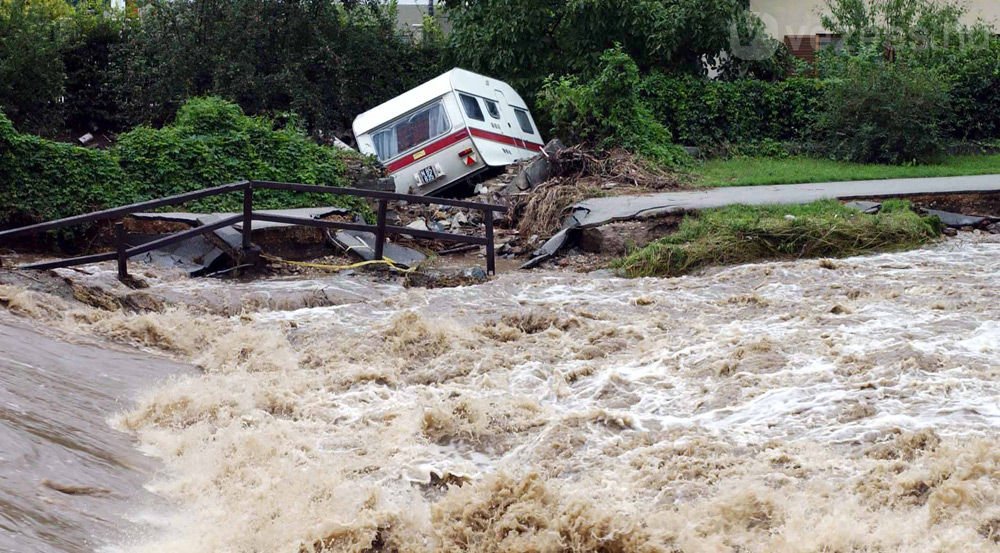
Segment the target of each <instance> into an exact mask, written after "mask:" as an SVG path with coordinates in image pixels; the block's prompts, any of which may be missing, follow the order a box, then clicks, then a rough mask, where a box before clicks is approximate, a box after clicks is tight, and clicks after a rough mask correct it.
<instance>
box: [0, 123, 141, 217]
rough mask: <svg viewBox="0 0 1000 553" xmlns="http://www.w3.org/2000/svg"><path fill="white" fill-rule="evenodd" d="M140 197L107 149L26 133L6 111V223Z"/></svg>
mask: <svg viewBox="0 0 1000 553" xmlns="http://www.w3.org/2000/svg"><path fill="white" fill-rule="evenodd" d="M136 198H137V196H136V191H135V189H134V187H133V186H132V185H131V184H129V181H128V180H127V179H126V178H125V174H124V173H123V172H122V170H121V168H120V167H119V166H118V164H117V163H115V160H114V158H113V157H112V156H110V155H109V154H108V153H107V152H105V151H101V150H89V149H86V148H79V147H76V146H72V145H70V144H63V143H59V142H53V141H50V140H45V139H44V138H39V137H37V136H33V135H28V134H20V133H18V132H17V131H15V130H14V125H13V124H12V123H11V122H10V120H9V119H8V118H7V117H6V116H5V115H4V114H3V112H0V225H11V224H18V223H29V222H37V221H42V220H46V219H56V218H60V217H68V216H70V215H76V214H79V213H83V212H87V211H92V210H95V209H100V208H104V207H108V206H113V205H122V204H126V203H129V202H131V201H134V200H135V199H136Z"/></svg>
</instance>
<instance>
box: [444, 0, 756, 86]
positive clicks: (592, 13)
mask: <svg viewBox="0 0 1000 553" xmlns="http://www.w3.org/2000/svg"><path fill="white" fill-rule="evenodd" d="M747 6H748V2H747V1H746V0H674V1H671V2H664V1H663V0H632V1H629V2H620V1H617V0H478V1H475V2H471V1H466V0H448V1H447V2H446V8H447V16H448V20H449V21H450V22H451V24H452V27H453V30H452V34H451V41H450V54H451V56H452V58H453V59H452V61H454V62H455V63H456V64H457V65H460V66H462V67H465V68H468V69H471V70H474V71H479V72H482V73H486V74H488V75H493V76H496V77H498V78H502V79H504V80H507V81H509V82H511V84H513V85H515V87H516V88H519V89H520V90H521V91H522V92H525V93H527V94H528V95H529V96H531V95H534V93H535V92H536V91H537V90H539V89H540V88H541V85H542V83H543V82H544V80H545V78H546V77H548V76H550V75H567V74H577V73H593V68H595V67H596V66H597V65H598V62H599V60H600V57H601V55H602V54H603V53H604V52H605V51H606V50H608V49H609V48H612V47H614V46H615V45H616V44H619V45H621V48H622V51H623V52H624V53H626V54H627V55H628V56H629V57H631V58H632V59H633V60H634V61H635V63H636V64H637V66H638V68H639V70H640V72H642V73H648V72H649V71H651V70H653V69H658V70H663V71H667V72H684V73H694V74H701V73H703V72H704V61H705V59H706V58H709V59H710V58H714V57H715V56H716V55H717V54H718V53H719V52H721V51H724V50H726V49H727V48H728V46H729V41H730V27H731V25H732V24H733V23H734V21H735V20H736V18H737V17H738V16H740V15H741V14H742V13H743V12H744V11H745V10H746V8H747Z"/></svg>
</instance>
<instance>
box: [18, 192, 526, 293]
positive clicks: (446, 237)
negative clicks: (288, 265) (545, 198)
mask: <svg viewBox="0 0 1000 553" xmlns="http://www.w3.org/2000/svg"><path fill="white" fill-rule="evenodd" d="M264 189H267V190H287V191H292V192H312V193H321V194H333V195H338V196H354V197H362V198H368V199H372V200H377V201H378V209H377V212H376V213H377V217H376V223H375V224H374V225H369V224H362V223H345V222H339V221H323V220H319V219H309V218H305V217H291V216H285V215H277V214H273V213H257V212H254V210H253V196H254V194H253V192H254V190H264ZM233 192H242V193H243V214H242V215H233V216H232V217H227V218H224V219H221V220H219V221H215V222H212V223H211V224H207V225H202V226H199V227H195V228H192V229H189V230H185V231H181V232H177V233H174V234H171V235H168V236H165V237H163V238H159V239H156V240H153V241H151V242H147V243H145V244H141V245H138V246H132V247H130V246H129V245H128V233H127V232H126V231H125V224H124V223H123V222H122V221H121V220H122V219H123V218H124V217H126V216H128V215H131V214H133V213H139V212H142V211H149V210H152V209H157V208H160V207H165V206H169V205H177V204H182V203H186V202H190V201H193V200H198V199H201V198H208V197H212V196H221V195H223V194H230V193H233ZM390 201H399V202H410V203H420V204H437V205H448V206H452V207H460V208H466V209H474V210H478V211H480V212H482V214H483V221H484V223H485V226H486V231H485V236H472V235H467V234H456V233H448V232H436V231H430V230H420V229H413V228H408V227H400V226H394V225H389V224H387V223H386V213H387V210H388V203H389V202H390ZM506 210H507V208H506V207H504V206H501V205H495V204H486V203H478V202H469V201H465V200H453V199H450V198H433V197H428V196H415V195H412V194H397V193H394V192H382V191H377V190H362V189H358V188H342V187H334V186H320V185H313V184H300V183H289V182H271V181H240V182H234V183H231V184H224V185H222V186H216V187H214V188H205V189H202V190H196V191H194V192H187V193H184V194H177V195H174V196H168V197H165V198H159V199H156V200H149V201H145V202H139V203H134V204H130V205H126V206H122V207H116V208H111V209H105V210H102V211H95V212H92V213H85V214H82V215H75V216H73V217H66V218H64V219H57V220H55V221H48V222H45V223H38V224H35V225H29V226H25V227H20V228H15V229H11V230H7V231H3V232H0V240H3V239H9V238H14V237H17V236H26V235H32V234H37V233H40V232H45V231H49V230H55V229H60V228H65V227H70V226H75V225H80V224H83V223H90V222H94V221H104V220H116V221H117V222H116V223H115V246H116V249H115V251H113V252H106V253H99V254H92V255H85V256H81V257H73V258H69V259H59V260H54V261H46V262H43V263H33V264H30V265H22V266H21V267H19V268H21V269H36V270H44V269H58V268H62V267H75V266H78V265H84V264H87V263H97V262H101V261H110V260H117V262H118V278H119V279H121V280H125V279H127V278H128V259H129V258H131V257H135V256H137V255H142V254H144V253H147V252H150V251H153V250H155V249H158V248H162V247H165V246H169V245H172V244H176V243H178V242H181V241H184V240H187V239H190V238H194V237H195V236H199V235H202V234H207V233H209V232H213V231H215V230H218V229H221V228H224V227H228V226H230V225H233V224H236V223H242V229H241V232H242V234H243V243H242V254H243V256H245V259H251V260H252V259H254V258H255V257H256V256H257V254H258V253H259V251H257V250H256V249H255V247H254V245H253V244H252V242H251V233H252V230H253V221H269V222H273V223H285V224H290V225H302V226H308V227H317V228H326V229H339V230H353V231H360V232H373V233H374V234H375V259H379V260H381V259H384V255H383V251H384V248H385V238H386V236H387V235H400V234H406V235H408V236H413V237H417V238H429V239H432V240H441V241H445V242H455V243H460V244H471V245H477V246H486V272H487V273H488V274H496V253H495V251H494V240H493V213H494V212H504V211H506ZM245 262H246V261H244V263H245Z"/></svg>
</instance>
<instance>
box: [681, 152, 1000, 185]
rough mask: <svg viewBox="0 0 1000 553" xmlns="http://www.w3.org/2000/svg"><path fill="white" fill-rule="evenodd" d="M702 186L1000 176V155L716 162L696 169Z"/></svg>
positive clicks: (741, 158) (796, 158) (764, 159)
mask: <svg viewBox="0 0 1000 553" xmlns="http://www.w3.org/2000/svg"><path fill="white" fill-rule="evenodd" d="M694 173H695V182H696V183H697V184H699V185H701V186H751V185H756V184H794V183H809V182H839V181H849V180H877V179H898V178H913V177H956V176H964V175H988V174H995V173H1000V154H992V155H963V156H950V157H948V158H946V159H944V160H943V161H941V162H940V163H936V164H928V165H906V166H899V165H865V164H861V163H848V162H842V161H831V160H829V159H818V158H810V157H789V158H784V159H778V158H757V157H738V158H731V159H713V160H708V161H705V162H703V163H700V164H698V165H697V166H695V168H694Z"/></svg>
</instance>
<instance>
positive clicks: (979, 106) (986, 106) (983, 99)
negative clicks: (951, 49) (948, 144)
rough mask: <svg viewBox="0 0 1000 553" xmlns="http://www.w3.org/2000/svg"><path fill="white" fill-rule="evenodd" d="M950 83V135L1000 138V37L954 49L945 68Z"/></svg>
mask: <svg viewBox="0 0 1000 553" xmlns="http://www.w3.org/2000/svg"><path fill="white" fill-rule="evenodd" d="M943 72H944V74H945V78H946V79H947V80H948V82H949V83H950V84H951V97H952V103H951V107H952V113H951V118H950V120H949V122H948V129H947V130H948V132H949V134H951V136H953V137H955V138H958V139H966V140H990V139H998V138H1000V38H991V39H989V40H988V41H986V42H984V43H982V44H981V45H980V47H972V48H968V49H965V50H962V51H958V52H955V53H954V54H953V55H952V56H951V57H950V58H949V60H948V63H946V64H945V66H944V68H943Z"/></svg>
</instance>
